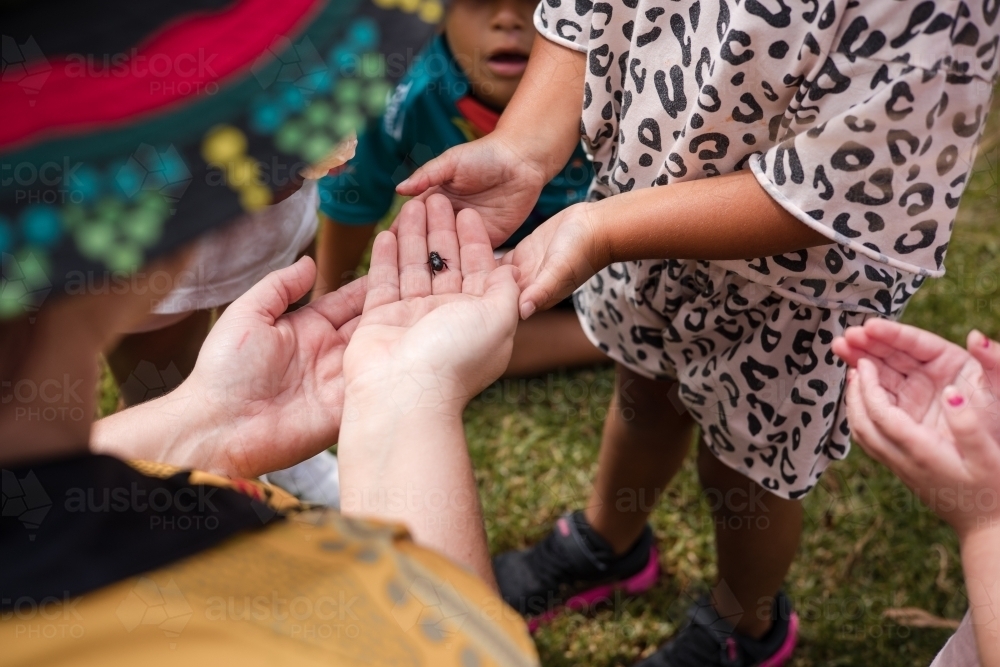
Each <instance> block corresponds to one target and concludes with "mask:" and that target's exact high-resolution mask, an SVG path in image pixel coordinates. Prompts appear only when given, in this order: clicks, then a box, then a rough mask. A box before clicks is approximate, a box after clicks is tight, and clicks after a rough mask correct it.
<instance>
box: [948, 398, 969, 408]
mask: <svg viewBox="0 0 1000 667" xmlns="http://www.w3.org/2000/svg"><path fill="white" fill-rule="evenodd" d="M963 403H965V399H964V398H963V397H962V396H959V395H955V396H952V397H951V398H949V399H948V405H950V406H951V407H953V408H957V407H960V406H961V405H962V404H963Z"/></svg>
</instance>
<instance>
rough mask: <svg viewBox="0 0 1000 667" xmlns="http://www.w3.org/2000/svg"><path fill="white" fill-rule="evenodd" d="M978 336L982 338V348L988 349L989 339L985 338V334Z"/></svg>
mask: <svg viewBox="0 0 1000 667" xmlns="http://www.w3.org/2000/svg"><path fill="white" fill-rule="evenodd" d="M980 335H981V336H982V337H983V347H989V346H990V342H991V341H990V337H989V336H987V335H986V334H980Z"/></svg>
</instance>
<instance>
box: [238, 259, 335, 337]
mask: <svg viewBox="0 0 1000 667" xmlns="http://www.w3.org/2000/svg"><path fill="white" fill-rule="evenodd" d="M315 279H316V264H314V263H313V261H312V258H310V257H308V256H306V257H302V258H301V259H300V260H299V261H297V262H295V263H294V264H292V265H291V266H288V267H285V268H284V269H279V270H278V271H272V272H271V273H269V274H267V275H266V276H264V277H263V278H261V279H260V280H259V281H258V282H257V284H256V285H254V286H253V287H251V288H250V289H249V290H247V292H246V293H245V294H243V296H241V297H240V298H238V299H236V301H234V302H233V304H232V305H231V306H229V308H227V309H226V312H225V314H224V315H223V316H224V317H225V316H231V317H237V316H241V315H242V316H263V317H264V318H266V319H269V320H270V321H271V323H274V320H276V319H278V318H279V317H281V315H282V314H283V313H284V312H285V311H286V310H288V305H289V304H291V303H295V302H296V301H298V300H299V299H301V298H302V297H303V296H305V295H306V293H307V292H308V291H309V290H310V289H312V285H313V281H314V280H315ZM230 314H232V315H230Z"/></svg>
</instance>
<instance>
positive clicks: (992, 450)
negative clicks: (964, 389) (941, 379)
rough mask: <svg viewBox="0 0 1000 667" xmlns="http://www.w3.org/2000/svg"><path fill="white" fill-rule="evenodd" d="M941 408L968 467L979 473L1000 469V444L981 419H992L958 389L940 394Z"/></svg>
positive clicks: (949, 388)
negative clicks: (977, 408) (976, 407)
mask: <svg viewBox="0 0 1000 667" xmlns="http://www.w3.org/2000/svg"><path fill="white" fill-rule="evenodd" d="M941 403H942V409H943V411H944V416H945V419H946V420H947V421H948V427H949V428H950V429H951V432H952V433H953V434H954V436H955V445H956V447H957V449H958V452H959V454H960V455H961V456H962V458H963V459H965V461H966V465H967V466H969V467H974V468H976V469H977V470H978V471H979V472H985V471H988V470H996V469H997V468H998V467H1000V443H998V442H997V441H996V440H995V439H994V438H993V436H992V435H991V434H990V432H989V431H988V430H987V428H986V425H985V424H984V423H983V419H982V417H983V416H984V414H985V415H986V416H991V415H989V413H988V412H987V413H983V412H982V411H979V410H976V409H974V408H973V407H972V405H971V404H970V403H969V400H968V398H966V397H965V396H964V395H963V394H962V393H961V392H960V391H959V390H958V389H957V388H956V387H952V386H949V387H946V388H945V390H944V391H943V392H942V393H941Z"/></svg>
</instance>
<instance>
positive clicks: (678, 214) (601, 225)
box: [503, 171, 832, 318]
mask: <svg viewBox="0 0 1000 667" xmlns="http://www.w3.org/2000/svg"><path fill="white" fill-rule="evenodd" d="M828 243H832V241H831V240H830V239H828V238H827V237H825V236H823V235H822V234H820V233H819V232H817V231H815V230H813V229H812V228H810V227H808V226H807V225H805V224H804V223H802V222H801V221H799V220H798V219H796V218H795V216H793V215H792V214H790V213H789V212H788V211H786V210H785V209H783V208H782V207H781V206H780V205H778V203H777V202H775V201H774V200H773V199H772V198H771V197H770V196H769V195H768V194H767V192H766V191H765V190H764V189H763V188H762V187H761V186H760V185H759V184H758V183H757V179H756V178H754V176H753V174H752V173H750V172H743V171H741V172H736V173H733V174H727V175H725V176H718V177H715V178H707V179H700V180H696V181H686V182H683V183H676V184H672V185H664V186H659V187H654V188H642V189H640V190H633V191H632V192H626V193H623V194H620V195H615V196H614V197H608V198H607V199H602V200H600V201H597V202H588V203H583V204H575V205H573V206H571V207H569V208H567V209H564V210H563V211H561V212H559V213H558V214H557V215H555V216H553V217H552V218H550V219H549V220H547V221H545V223H543V224H542V225H541V226H540V227H539V228H538V229H536V230H535V231H534V232H533V233H532V234H531V236H529V237H528V238H526V239H524V240H523V241H521V243H519V244H518V246H517V248H515V249H514V252H512V253H509V254H508V255H507V256H506V257H504V260H503V261H504V263H512V264H514V265H515V266H517V267H518V268H519V269H520V270H521V280H520V283H519V284H520V287H521V289H522V290H523V292H522V293H521V298H520V306H519V308H520V312H521V316H522V317H524V318H528V317H530V316H531V314H532V313H534V312H535V311H536V310H539V309H544V308H547V307H549V306H552V305H554V304H555V303H557V302H558V301H559V300H560V299H563V298H565V297H566V296H568V295H569V294H572V292H573V290H575V289H576V288H577V287H579V286H580V285H582V284H583V283H584V282H586V281H587V280H589V279H590V277H591V276H593V275H594V274H595V273H597V272H598V271H600V270H601V269H602V268H604V267H605V266H607V265H609V264H611V263H612V262H622V261H629V260H639V259H650V258H654V257H666V258H676V259H711V260H725V259H749V258H753V257H768V256H770V255H779V254H782V253H786V252H790V251H793V250H801V249H802V248H809V247H812V246H817V245H825V244H828Z"/></svg>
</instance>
